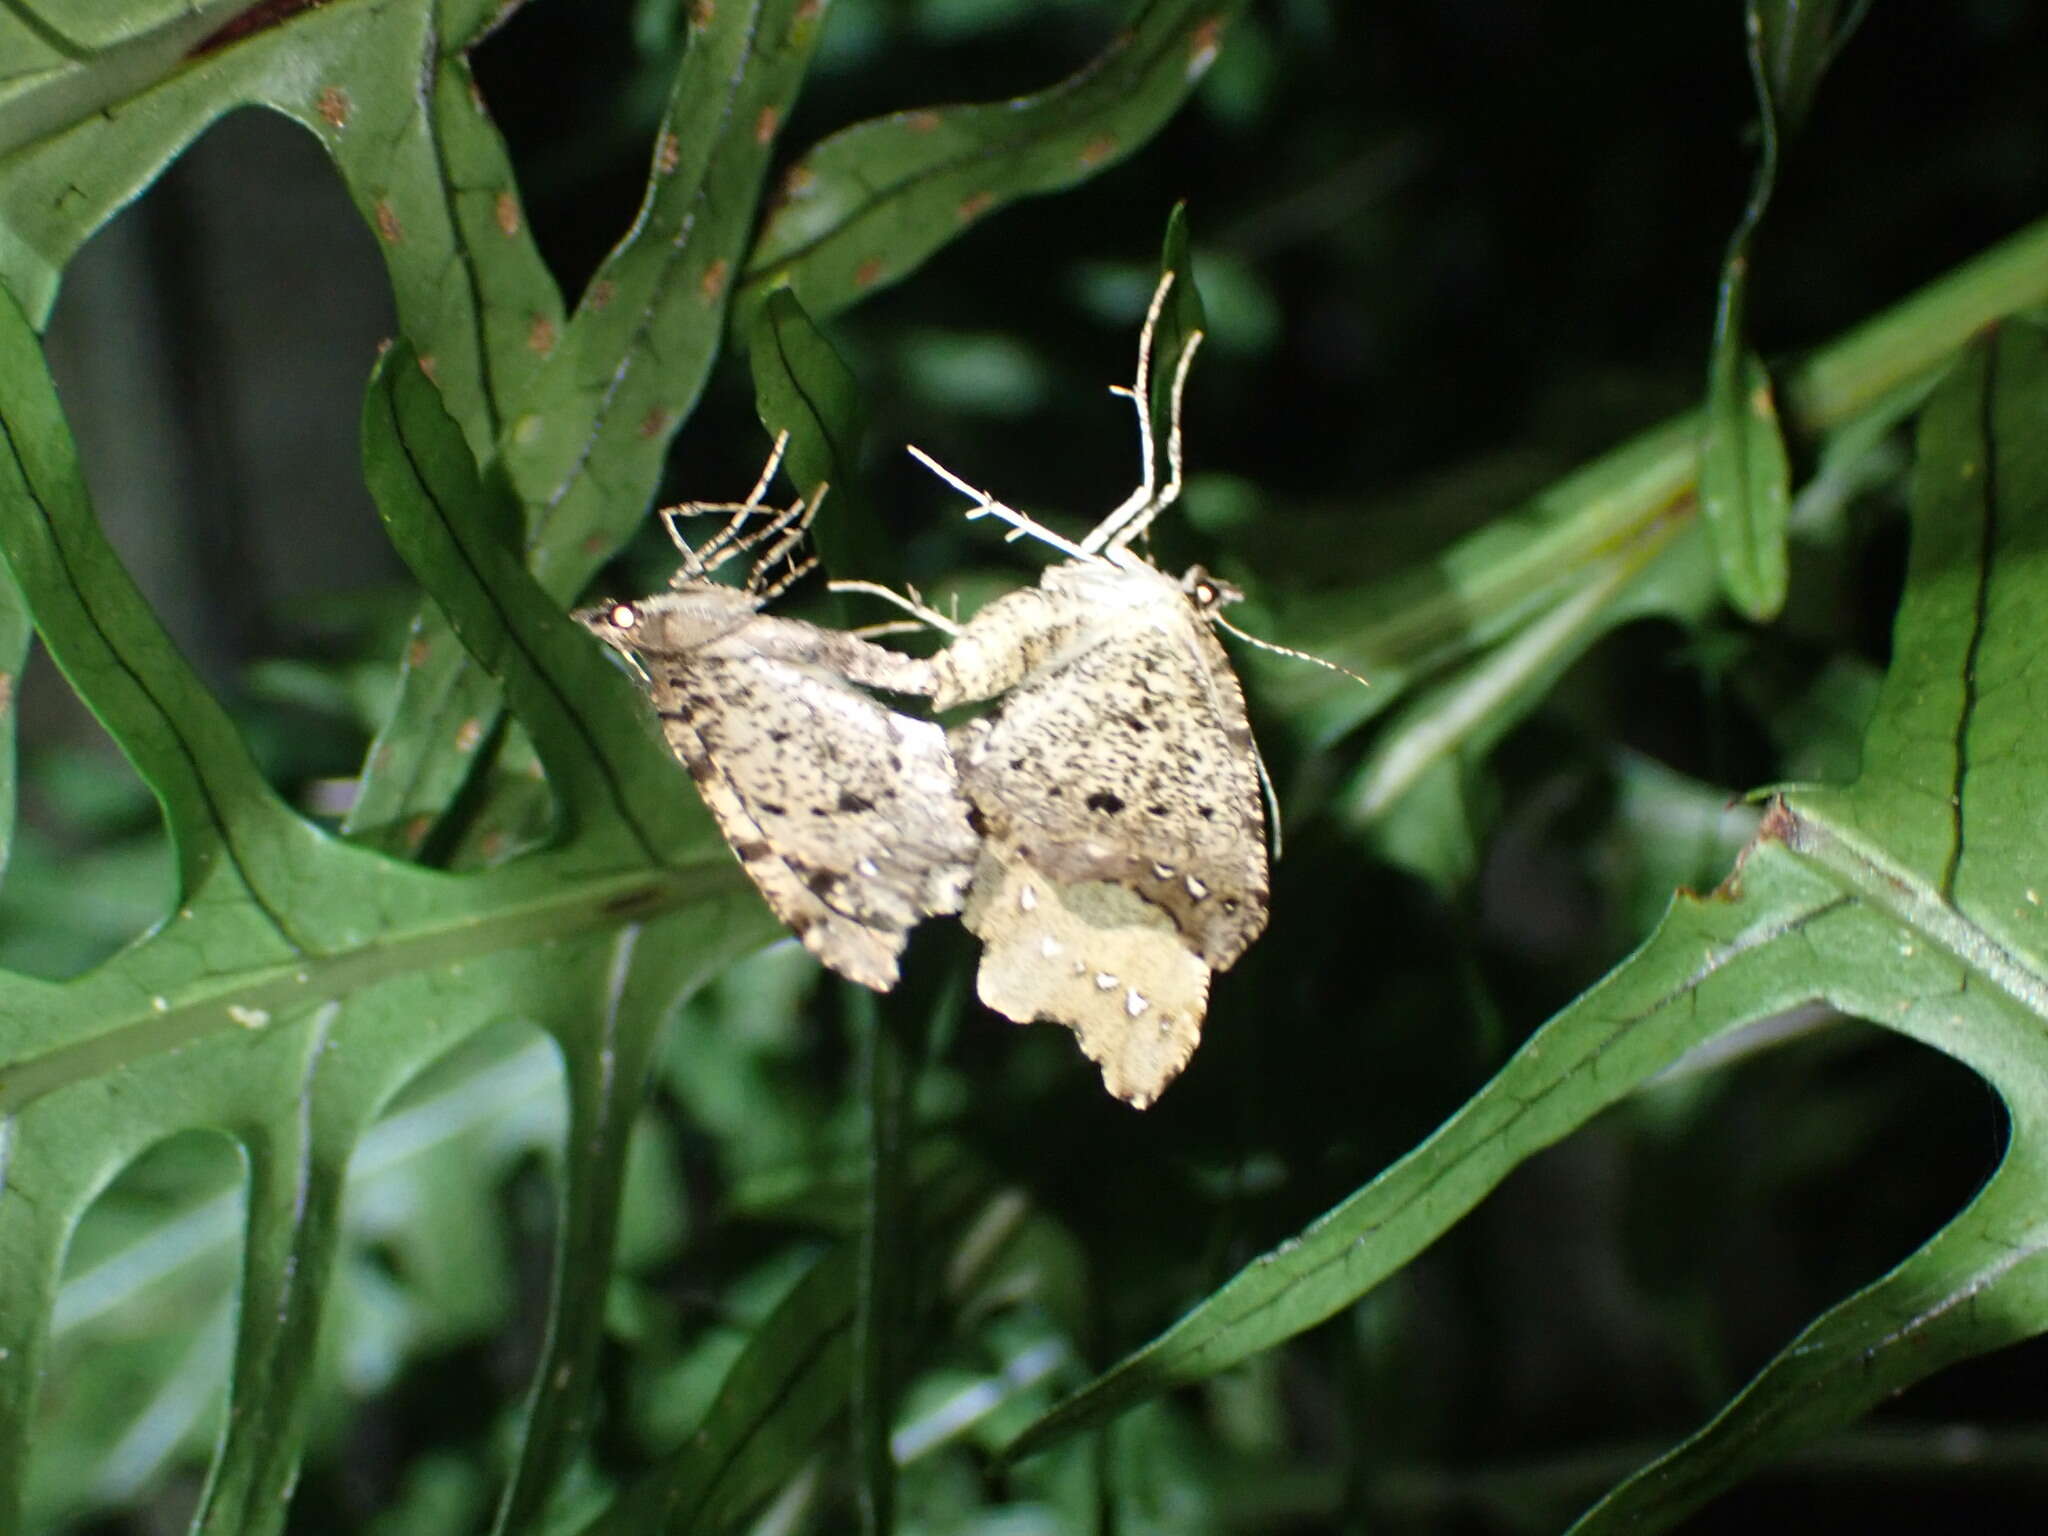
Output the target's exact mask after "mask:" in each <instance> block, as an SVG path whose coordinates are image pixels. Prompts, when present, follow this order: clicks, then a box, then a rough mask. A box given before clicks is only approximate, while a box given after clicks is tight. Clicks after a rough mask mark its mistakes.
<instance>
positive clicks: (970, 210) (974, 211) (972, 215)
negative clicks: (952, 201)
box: [959, 192, 996, 224]
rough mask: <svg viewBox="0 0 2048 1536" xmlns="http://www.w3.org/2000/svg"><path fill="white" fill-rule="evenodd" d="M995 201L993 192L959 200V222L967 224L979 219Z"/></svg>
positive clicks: (978, 193) (976, 194)
mask: <svg viewBox="0 0 2048 1536" xmlns="http://www.w3.org/2000/svg"><path fill="white" fill-rule="evenodd" d="M995 200H996V195H995V193H993V192H977V193H975V194H974V195H973V196H972V197H963V198H961V199H960V209H959V212H960V222H961V223H962V224H968V223H972V222H973V221H974V220H976V219H978V218H980V217H981V216H982V215H983V214H984V213H987V212H988V211H989V208H990V207H991V206H992V205H993V204H994V202H995Z"/></svg>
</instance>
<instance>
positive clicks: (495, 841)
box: [476, 829, 505, 864]
mask: <svg viewBox="0 0 2048 1536" xmlns="http://www.w3.org/2000/svg"><path fill="white" fill-rule="evenodd" d="M476 849H477V852H478V853H481V854H482V855H483V856H484V862H485V863H487V864H495V863H497V862H498V860H500V859H502V858H503V857H504V856H505V834H504V833H503V832H502V831H498V830H496V829H493V830H492V831H489V832H486V833H485V834H484V835H483V836H482V837H480V838H478V839H477V845H476Z"/></svg>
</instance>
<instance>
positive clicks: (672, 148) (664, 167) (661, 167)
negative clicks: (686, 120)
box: [654, 133, 683, 176]
mask: <svg viewBox="0 0 2048 1536" xmlns="http://www.w3.org/2000/svg"><path fill="white" fill-rule="evenodd" d="M682 162H683V141H682V140H681V139H679V138H677V137H676V136H675V135H674V134H673V133H664V134H663V135H662V136H661V137H660V138H658V139H656V140H655V141H654V174H655V175H657V176H673V175H675V173H676V167H677V166H678V165H681V164H682Z"/></svg>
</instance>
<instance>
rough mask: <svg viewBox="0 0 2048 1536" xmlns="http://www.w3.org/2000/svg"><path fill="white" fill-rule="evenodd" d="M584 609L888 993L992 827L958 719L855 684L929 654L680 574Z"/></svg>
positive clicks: (797, 885) (746, 857)
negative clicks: (973, 791)
mask: <svg viewBox="0 0 2048 1536" xmlns="http://www.w3.org/2000/svg"><path fill="white" fill-rule="evenodd" d="M578 617H579V618H580V619H581V620H582V621H583V622H584V623H585V624H587V625H588V626H589V627H590V628H591V629H592V630H593V631H594V632H596V633H597V634H599V635H601V636H602V637H603V638H605V639H606V640H607V641H609V642H610V643H611V644H612V645H614V646H617V647H618V648H619V649H620V650H622V651H624V652H626V653H627V654H629V655H631V656H632V657H633V658H634V659H635V660H636V661H637V662H638V663H639V665H640V667H641V669H642V670H643V672H644V673H645V676H646V680H647V684H648V689H649V692H650V693H651V694H652V696H653V700H654V705H655V709H656V711H657V713H658V715H659V716H660V720H661V725H662V730H663V732H664V734H665V735H666V736H667V738H668V741H669V744H670V746H671V747H672V748H673V749H674V750H675V753H676V756H677V757H678V758H680V759H681V760H682V762H683V763H684V765H685V766H686V767H687V768H688V769H689V771H690V776H691V777H692V778H693V779H694V780H695V781H696V784H697V788H698V791H699V793H700V794H701V795H702V796H703V799H704V803H705V804H706V806H707V807H709V809H710V811H711V813H712V815H713V817H714V818H715V819H716V820H717V822H718V825H719V829H720V830H721V831H722V832H723V833H724V834H725V837H726V841H727V842H728V843H730V844H731V845H732V849H733V852H734V853H735V854H736V855H738V857H739V859H740V861H741V863H742V864H743V865H744V866H745V867H746V870H747V873H748V874H749V876H751V877H752V879H753V881H754V884H755V885H756V886H757V887H759V888H760V891H761V894H762V896H763V897H764V898H766V900H767V902H768V904H769V906H770V907H771V908H773V909H774V911H775V913H776V915H777V916H778V917H780V918H781V919H782V920H783V921H784V922H786V923H787V924H789V926H790V927H791V928H792V929H794V930H795V931H796V933H797V934H798V935H799V936H800V937H801V938H802V939H803V942H804V943H805V945H806V946H807V947H808V948H809V949H810V950H811V951H812V953H814V954H816V955H817V956H818V958H819V959H820V960H822V961H823V962H824V963H825V964H826V965H828V966H830V967H831V968H832V969H833V970H835V971H837V972H839V973H840V974H841V975H843V976H846V977H847V978H849V979H850V980H853V981H857V982H860V983H861V984H862V985H864V986H869V987H873V988H875V989H876V990H878V991H886V990H888V989H889V988H890V987H891V986H893V985H894V984H895V982H896V976H897V964H896V962H897V957H898V956H899V955H900V954H901V953H902V950H903V946H904V942H905V940H906V938H907V936H908V934H909V931H910V929H911V928H912V927H914V926H915V925H916V924H917V922H918V920H919V919H920V918H922V917H925V916H927V915H931V914H936V913H944V912H954V911H958V910H959V907H960V904H961V902H962V900H963V899H964V896H965V891H966V886H967V881H968V878H969V875H970V872H971V868H972V864H973V860H974V857H975V854H976V851H977V849H978V847H979V839H978V838H977V837H976V835H975V833H974V831H973V829H972V827H971V826H970V825H969V823H968V814H967V804H966V802H965V800H964V799H962V797H961V794H960V788H959V782H958V776H957V773H956V771H955V768H954V764H953V759H952V754H951V752H950V750H949V749H948V746H947V743H946V739H945V734H944V733H943V732H942V731H941V730H940V729H939V728H938V727H937V726H935V725H932V724H931V723H930V722H928V721H923V720H915V719H912V718H910V717H908V716H905V715H900V714H897V713H895V712H894V711H892V710H889V709H887V708H885V707H883V706H882V705H881V704H880V703H878V702H876V701H875V700H874V699H871V698H869V697H868V696H867V695H866V694H864V693H861V692H859V691H858V690H857V689H855V688H853V687H851V686H849V685H848V683H847V682H846V681H845V679H847V678H848V677H852V678H855V679H857V680H860V681H864V682H867V683H870V684H871V685H873V686H877V687H888V688H897V689H902V690H905V691H912V690H916V689H918V687H919V684H920V683H921V682H925V683H926V686H925V688H924V691H929V687H928V682H927V681H926V680H925V679H924V678H923V677H922V675H921V674H919V673H918V672H917V671H916V670H915V669H916V668H919V667H922V666H924V665H925V664H924V663H921V662H915V661H913V660H912V659H911V658H908V657H902V656H898V655H897V654H896V653H895V652H893V651H888V650H885V649H883V648H882V647H880V646H876V645H872V644H870V643H868V642H866V641H864V640H861V639H860V638H859V637H857V636H853V635H845V634H840V633H838V632H836V631H832V630H825V629H820V628H818V627H816V626H815V625H810V624H805V623H801V622H799V621H796V620H790V619H777V618H769V617H765V616H763V615H760V614H758V613H757V612H755V611H754V607H753V604H752V601H751V600H750V599H749V598H748V597H747V596H746V595H745V594H743V593H740V592H737V591H736V590H735V589H732V588H723V587H715V586H711V585H710V584H705V583H699V584H691V583H678V584H677V587H676V589H675V590H674V591H672V592H668V593H663V594H660V595H658V596H656V597H654V598H650V599H646V600H644V601H642V602H640V603H633V604H614V605H609V606H606V607H601V608H595V609H590V610H587V611H585V612H584V613H581V614H579V615H578Z"/></svg>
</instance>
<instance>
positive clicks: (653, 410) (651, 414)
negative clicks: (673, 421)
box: [640, 405, 668, 443]
mask: <svg viewBox="0 0 2048 1536" xmlns="http://www.w3.org/2000/svg"><path fill="white" fill-rule="evenodd" d="M667 426H668V412H667V411H666V410H664V409H662V407H660V406H658V405H654V406H649V407H648V409H647V414H646V415H645V416H642V417H641V418H640V435H641V436H642V437H644V438H646V439H647V441H649V442H650V443H651V442H653V441H654V440H655V439H656V438H657V437H659V436H661V434H662V430H663V429H664V428H665V427H667Z"/></svg>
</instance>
